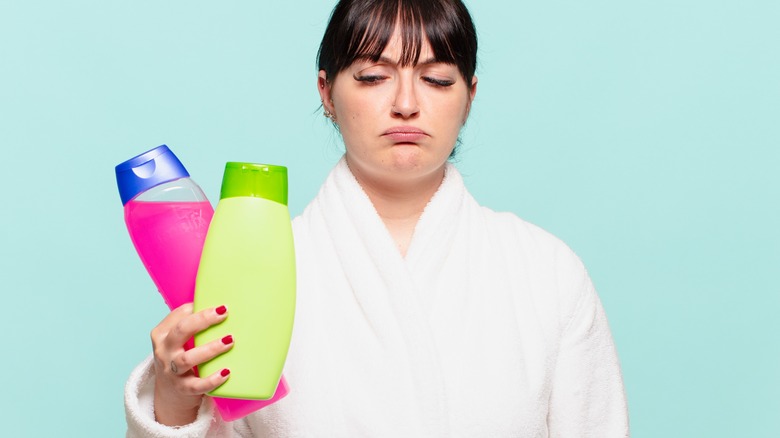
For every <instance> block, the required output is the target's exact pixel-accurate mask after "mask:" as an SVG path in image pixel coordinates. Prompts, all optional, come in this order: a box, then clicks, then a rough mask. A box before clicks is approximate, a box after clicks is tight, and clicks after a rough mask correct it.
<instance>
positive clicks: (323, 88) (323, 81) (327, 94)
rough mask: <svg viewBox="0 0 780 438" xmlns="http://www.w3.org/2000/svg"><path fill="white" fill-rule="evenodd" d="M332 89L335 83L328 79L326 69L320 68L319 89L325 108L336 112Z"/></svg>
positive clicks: (318, 76)
mask: <svg viewBox="0 0 780 438" xmlns="http://www.w3.org/2000/svg"><path fill="white" fill-rule="evenodd" d="M332 90H333V84H332V83H331V82H330V81H329V80H328V76H327V74H325V70H320V72H319V74H318V75H317V91H318V92H319V93H320V100H321V101H322V107H323V108H324V109H325V110H327V111H329V112H331V113H333V114H335V110H334V108H333V97H332V95H331V92H332Z"/></svg>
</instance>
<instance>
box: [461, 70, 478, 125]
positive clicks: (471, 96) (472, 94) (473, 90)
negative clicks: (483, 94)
mask: <svg viewBox="0 0 780 438" xmlns="http://www.w3.org/2000/svg"><path fill="white" fill-rule="evenodd" d="M476 95H477V77H476V76H473V77H472V78H471V86H470V87H469V102H468V104H466V115H465V117H463V124H464V125H465V124H466V120H467V119H468V118H469V113H470V112H471V102H474V97H475V96H476Z"/></svg>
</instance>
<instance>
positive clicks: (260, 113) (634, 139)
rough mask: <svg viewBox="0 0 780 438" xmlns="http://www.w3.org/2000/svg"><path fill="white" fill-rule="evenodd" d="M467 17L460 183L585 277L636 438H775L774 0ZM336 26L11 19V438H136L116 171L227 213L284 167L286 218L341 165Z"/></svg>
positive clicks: (6, 195) (79, 5)
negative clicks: (332, 47) (153, 165)
mask: <svg viewBox="0 0 780 438" xmlns="http://www.w3.org/2000/svg"><path fill="white" fill-rule="evenodd" d="M468 4H469V6H470V8H471V12H472V14H473V16H474V19H475V21H476V24H477V27H478V31H479V36H480V44H481V47H480V66H479V70H478V76H479V80H480V81H479V91H478V93H477V99H476V102H475V103H474V108H473V112H472V116H471V119H470V120H469V122H468V125H467V127H466V129H465V130H464V132H463V136H462V138H463V143H464V144H463V148H462V150H461V154H460V156H459V159H458V166H459V168H460V169H461V170H462V172H463V173H464V175H465V177H466V182H467V185H468V186H469V188H470V190H471V191H472V193H473V194H474V195H475V197H476V198H477V199H478V200H479V201H480V202H482V203H483V204H485V205H488V206H490V207H492V208H494V209H497V210H509V211H513V212H515V213H517V214H518V215H520V216H521V217H524V218H525V219H527V220H529V221H531V222H534V223H536V224H538V225H541V226H542V227H544V228H546V229H548V230H549V231H551V232H553V233H555V234H557V235H558V236H560V237H561V238H563V239H564V240H565V241H566V242H568V243H569V244H570V245H571V246H572V247H573V248H574V249H575V251H577V252H578V254H579V255H580V256H581V257H582V258H583V260H584V261H585V263H586V265H587V266H588V267H589V270H590V273H591V275H592V277H593V279H594V282H595V284H596V286H597V288H598V290H599V293H600V295H601V298H602V301H603V303H604V306H605V307H606V309H607V313H608V315H609V318H610V323H611V326H612V330H613V334H614V337H615V339H616V342H617V346H618V350H619V354H620V357H621V362H622V366H623V372H624V379H625V383H626V390H627V393H628V399H629V405H630V415H631V423H632V432H633V436H635V437H735V436H750V437H776V436H780V397H778V396H777V394H778V392H779V391H780V381H779V380H780V378H779V377H778V370H780V343H778V342H777V339H776V338H777V334H778V329H780V322H779V321H780V318H777V316H776V314H777V312H778V310H780V280H778V266H780V232H779V231H778V224H780V207H779V206H778V198H779V195H780V177H779V176H778V167H779V166H780V123H778V122H779V121H780V120H779V119H780V47H778V45H779V44H780V26H778V23H780V3H778V2H777V1H774V0H765V1H759V0H742V1H717V0H716V1H703V0H691V1H686V2H680V1H668V0H666V1H617V0H601V1H579V2H575V1H550V2H527V1H517V2H506V1H489V0H482V1H476V0H471V1H469V3H468ZM332 6H333V2H332V1H314V0H305V1H296V2H273V3H270V2H259V1H253V2H250V1H232V2H231V1H226V2H200V1H187V2H184V1H165V2H159V1H154V2H153V1H134V2H127V1H123V2H118V1H102V2H98V1H83V0H82V1H78V0H74V1H70V2H52V1H49V2H45V1H35V0H31V1H25V2H21V1H19V2H11V1H9V0H0V145H2V160H0V187H2V194H3V199H2V207H0V208H2V214H1V215H0V239H2V240H0V248H1V249H0V254H1V255H0V259H1V260H0V261H2V264H1V265H0V266H2V267H1V268H0V272H2V274H1V275H0V291H2V292H1V293H2V302H3V306H2V312H3V327H4V328H5V330H6V335H4V336H3V339H4V340H5V344H6V345H5V346H4V348H3V351H4V353H3V360H2V361H0V375H2V376H3V381H4V384H3V392H4V395H5V398H6V403H4V406H6V407H5V409H4V410H3V412H2V417H3V430H4V432H3V435H4V436H121V435H123V434H124V427H125V423H124V411H123V407H122V390H123V385H124V382H125V379H126V377H127V375H128V374H129V372H130V370H131V369H132V368H133V367H134V366H135V364H136V363H138V362H139V361H140V360H141V359H142V358H143V357H145V356H146V355H147V354H149V352H150V342H149V335H148V334H149V331H150V330H151V329H152V327H153V326H154V325H156V323H157V322H158V321H159V320H160V319H161V318H162V317H163V316H164V315H165V313H166V312H165V306H164V304H163V302H162V300H161V299H160V297H159V296H158V294H157V292H156V291H155V288H154V286H153V284H152V282H151V280H150V279H149V278H148V277H147V275H146V273H145V271H144V268H143V266H142V265H141V263H140V261H139V260H138V258H137V256H136V254H135V252H134V250H133V248H132V245H131V243H130V240H129V238H128V236H127V232H126V230H125V228H124V223H123V220H122V209H121V204H120V201H119V197H118V194H117V192H116V188H115V181H114V174H113V170H114V166H115V165H116V164H118V163H119V162H121V161H123V160H125V159H127V158H129V157H131V156H133V155H135V154H137V153H140V152H142V151H145V150H146V149H149V148H151V147H154V146H157V145H158V144H162V143H167V144H168V145H169V146H170V147H171V148H173V150H174V151H175V152H176V153H177V154H178V155H179V156H180V158H181V159H182V161H183V162H184V163H185V165H186V166H187V167H188V168H189V170H190V172H191V173H192V175H193V176H194V178H195V180H196V181H198V182H199V183H200V184H201V186H202V187H203V188H204V190H205V191H206V193H207V195H208V196H209V198H210V199H211V200H212V201H215V200H216V199H218V194H219V183H220V181H221V176H222V168H223V166H224V163H225V162H226V161H232V160H235V161H255V162H268V163H276V164H283V165H287V166H288V167H289V168H290V208H291V211H292V213H293V214H297V213H299V212H300V211H301V210H302V208H303V207H304V206H305V204H306V203H307V202H308V201H309V200H310V199H311V198H312V197H313V196H314V195H315V193H316V191H317V189H318V187H319V185H320V183H321V182H322V181H323V179H324V177H325V175H326V174H327V172H328V171H329V169H330V167H331V166H332V165H333V164H334V163H335V162H336V160H337V159H338V158H339V156H340V154H341V144H340V141H339V138H338V136H337V134H335V133H334V131H333V129H332V128H331V127H330V126H329V125H328V123H326V121H325V119H324V118H323V117H322V115H321V112H320V111H319V109H318V107H319V99H318V95H317V93H316V90H315V80H316V70H315V55H316V50H317V47H318V43H319V38H320V37H321V34H322V32H323V30H324V27H325V24H326V21H327V17H328V14H329V12H330V9H331V8H332ZM9 407H10V409H9ZM77 431H78V432H77Z"/></svg>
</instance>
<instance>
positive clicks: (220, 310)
mask: <svg viewBox="0 0 780 438" xmlns="http://www.w3.org/2000/svg"><path fill="white" fill-rule="evenodd" d="M225 312H227V307H225V306H219V307H217V315H224V314H225Z"/></svg>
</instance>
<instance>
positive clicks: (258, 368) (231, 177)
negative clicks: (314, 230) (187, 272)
mask: <svg viewBox="0 0 780 438" xmlns="http://www.w3.org/2000/svg"><path fill="white" fill-rule="evenodd" d="M193 305H194V308H195V311H196V312H197V311H200V310H203V309H206V308H209V307H216V306H221V305H225V306H227V308H228V317H227V319H226V320H225V321H223V322H222V323H220V324H218V325H216V326H212V327H210V328H208V329H206V330H204V331H202V332H200V333H198V334H197V335H195V345H204V344H206V343H208V342H211V341H214V340H218V339H221V338H222V337H224V336H226V335H232V336H233V340H234V342H235V343H234V345H233V348H232V349H231V350H230V351H228V352H226V353H225V354H223V355H220V356H218V357H216V358H214V359H212V360H210V361H208V362H205V363H203V364H201V365H199V366H198V371H199V373H200V375H201V376H208V375H211V374H212V373H215V372H218V371H220V370H222V369H224V368H228V369H230V378H229V379H228V380H227V381H226V382H225V383H224V384H223V385H222V386H220V387H218V388H217V389H215V390H214V391H212V392H210V393H209V395H213V396H217V397H226V398H243V399H257V400H265V399H270V398H271V397H273V395H274V392H275V391H276V387H277V385H278V384H279V379H280V378H281V375H282V369H283V368H284V362H285V359H286V358H287V351H288V349H289V346H290V337H291V335H292V328H293V319H294V315H295V252H294V247H293V236H292V227H291V223H290V213H289V210H288V209H287V168H285V167H282V166H273V165H266V164H253V163H239V162H229V163H227V164H226V166H225V174H224V177H223V179H222V191H221V194H220V199H219V203H218V204H217V208H216V210H215V211H214V218H213V219H212V221H211V224H210V226H209V229H208V233H207V234H206V241H205V243H204V246H203V253H202V255H201V260H200V265H199V267H198V274H197V279H196V282H195V300H194V303H193Z"/></svg>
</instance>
